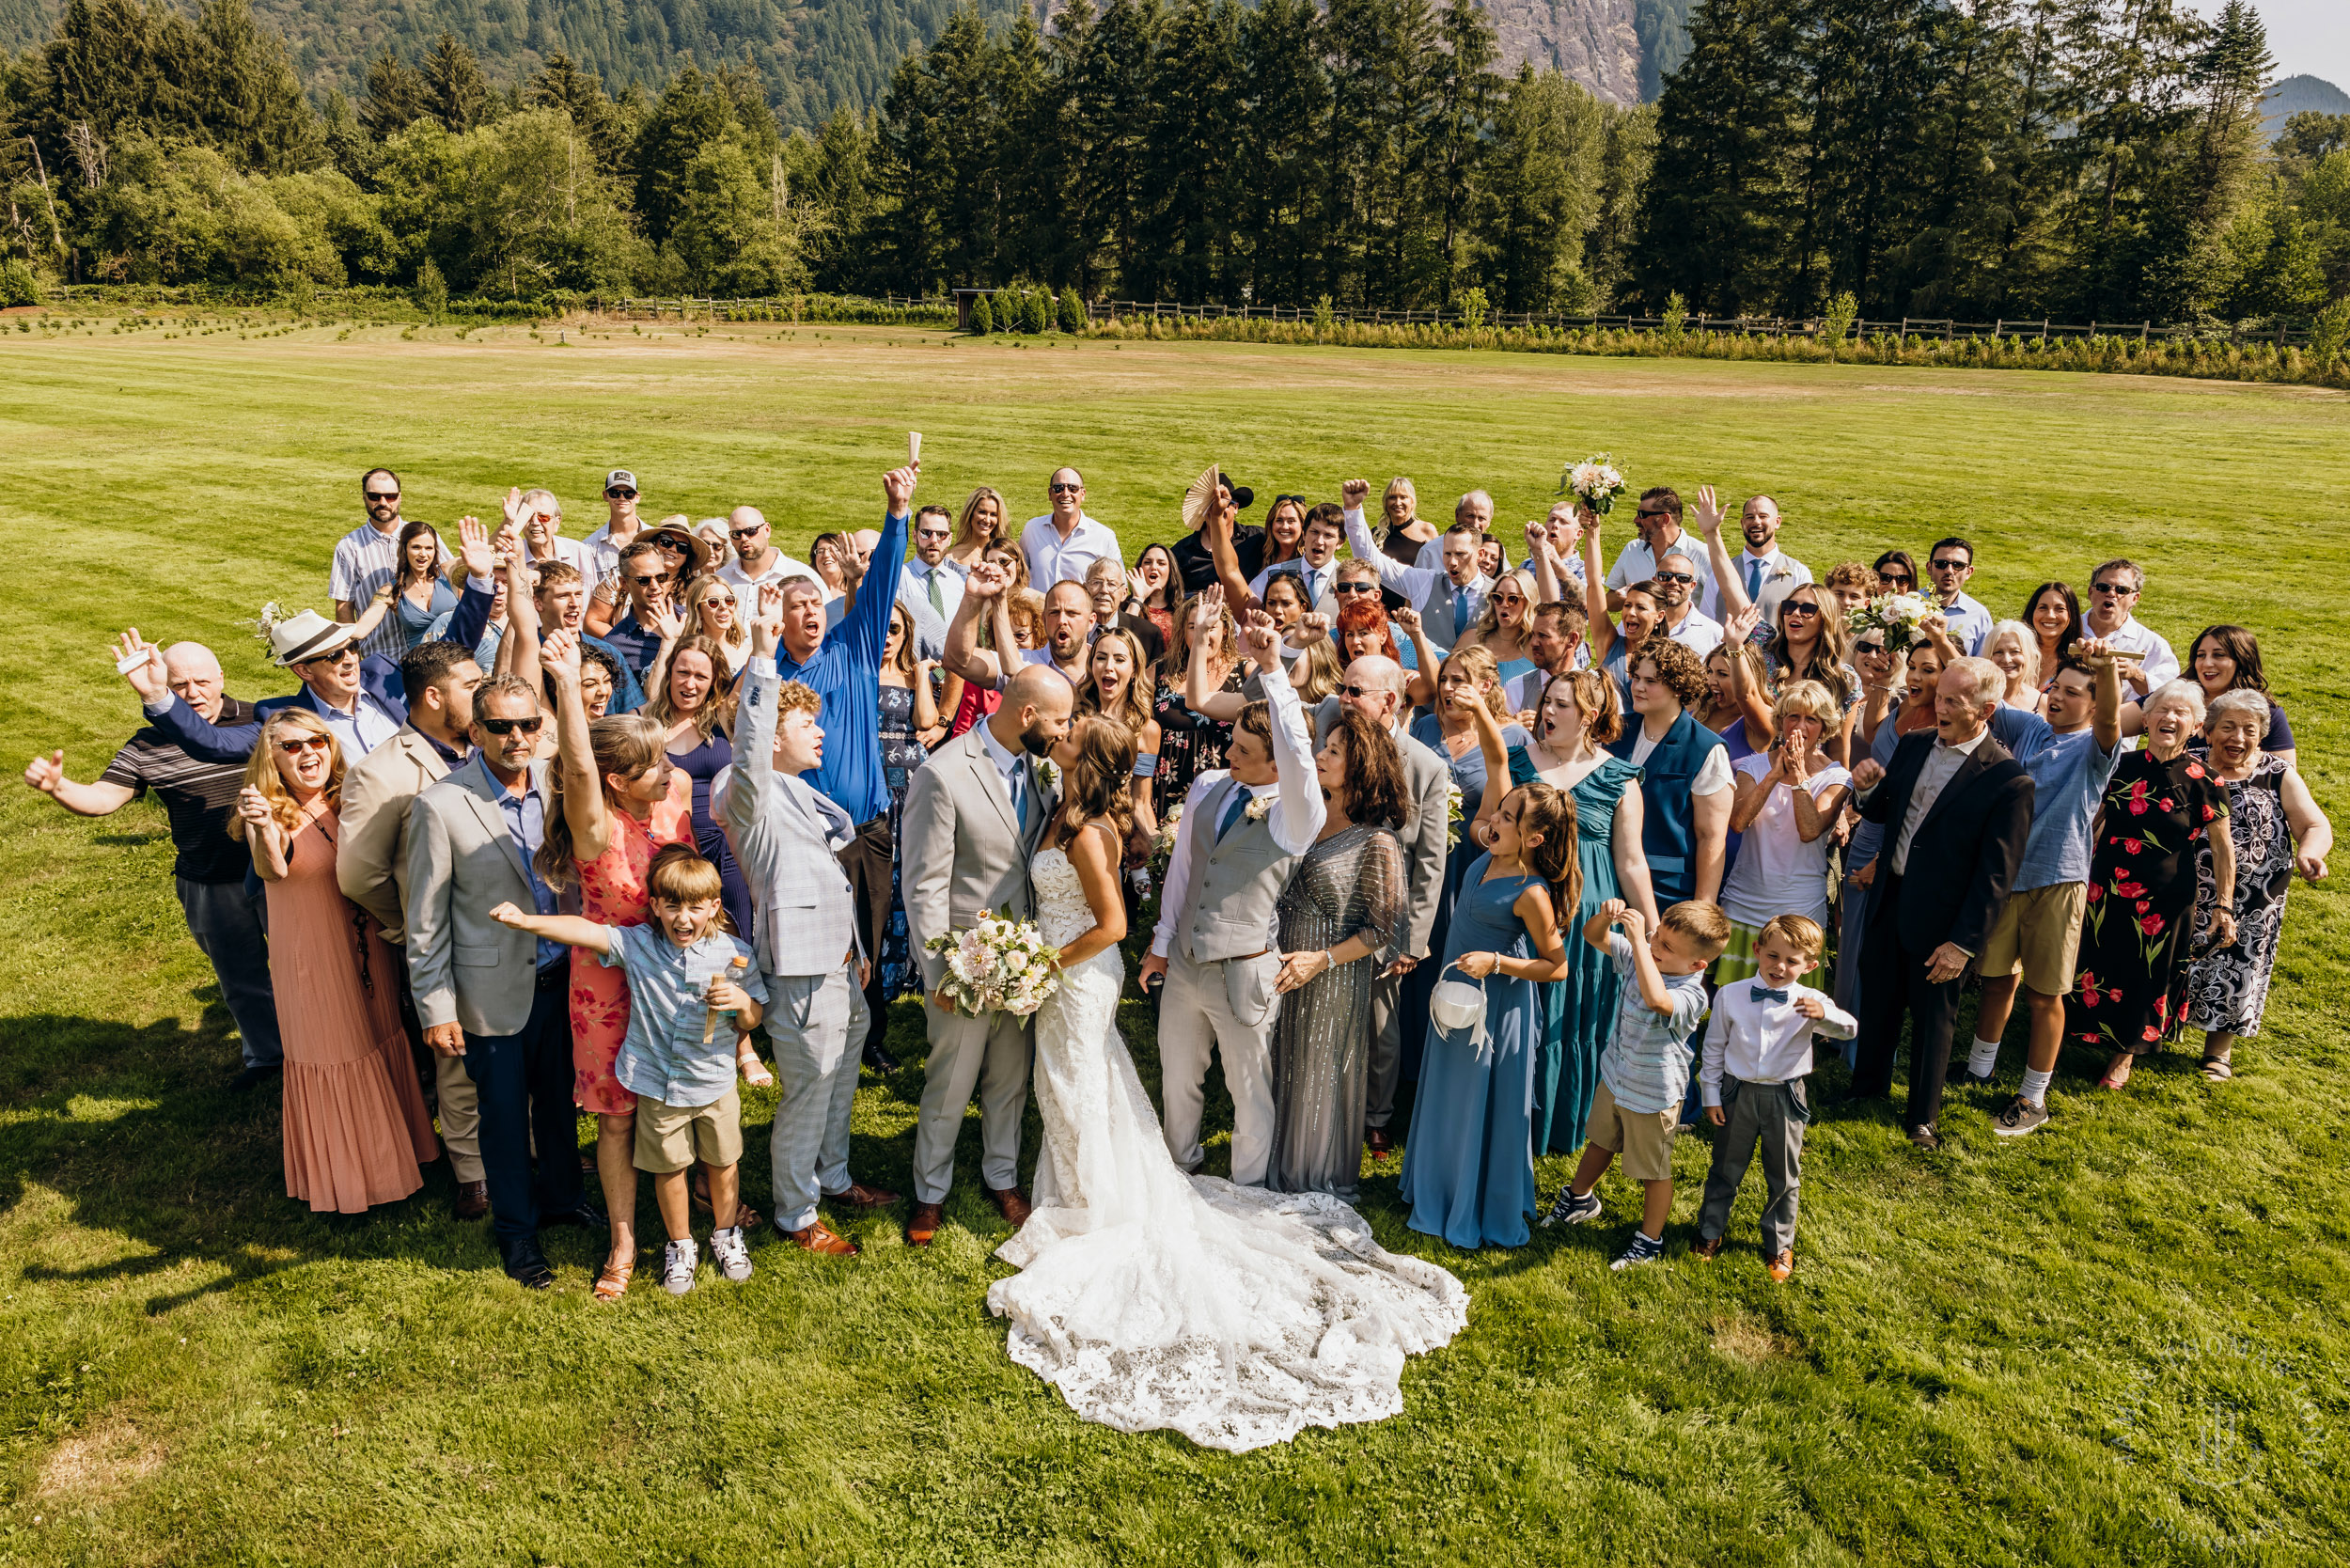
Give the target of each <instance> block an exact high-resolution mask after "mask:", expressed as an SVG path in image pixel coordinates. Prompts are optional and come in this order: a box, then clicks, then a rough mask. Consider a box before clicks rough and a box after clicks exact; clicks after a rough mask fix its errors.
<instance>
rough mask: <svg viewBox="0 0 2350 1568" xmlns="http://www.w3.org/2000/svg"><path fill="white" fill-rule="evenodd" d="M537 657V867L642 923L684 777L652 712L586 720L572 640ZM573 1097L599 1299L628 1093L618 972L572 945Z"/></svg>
mask: <svg viewBox="0 0 2350 1568" xmlns="http://www.w3.org/2000/svg"><path fill="white" fill-rule="evenodd" d="M540 658H541V664H542V667H543V668H544V669H545V670H546V673H547V675H548V677H549V678H550V679H552V680H553V681H554V682H555V690H556V730H557V733H558V735H559V737H560V740H561V745H562V755H561V760H559V761H558V762H557V763H556V769H555V774H556V800H555V802H554V803H553V804H555V805H556V807H557V809H556V810H552V811H550V812H548V814H547V830H546V839H545V841H544V842H543V843H542V844H541V845H540V850H539V855H538V862H537V864H538V868H539V874H540V875H541V876H543V877H545V878H546V879H547V883H548V885H549V886H555V887H564V886H577V887H578V889H579V899H580V914H581V915H583V916H585V917H587V918H588V919H590V920H596V921H600V922H602V923H603V924H604V925H607V926H638V925H643V924H644V923H645V919H646V917H647V915H648V913H649V907H650V906H649V902H648V899H647V896H646V892H645V869H646V868H647V867H648V866H650V865H651V864H652V857H653V853H654V852H655V851H656V850H658V849H660V848H661V847H662V846H663V845H664V844H691V843H692V842H693V841H694V781H693V779H692V778H691V777H689V776H687V775H686V774H685V773H683V772H682V770H680V769H678V768H676V767H673V766H672V765H671V764H670V761H669V754H668V749H667V734H666V730H665V729H664V727H663V726H662V724H661V721H660V720H658V719H655V718H652V717H650V716H649V715H647V714H643V713H616V714H613V715H612V716H610V717H607V718H600V719H597V720H594V721H593V722H592V723H591V722H590V721H589V720H588V717H587V704H586V703H585V702H584V701H582V700H581V698H580V692H579V652H578V645H577V644H576V643H575V642H573V641H572V639H570V638H569V637H567V636H564V635H562V634H560V633H558V634H556V635H553V636H550V637H549V638H548V639H547V646H546V650H545V651H544V652H543V653H542V654H541V655H540ZM571 1005H572V1099H573V1100H574V1101H576V1102H577V1103H578V1105H579V1108H580V1109H582V1110H584V1111H589V1112H592V1113H593V1114H594V1116H595V1118H596V1174H597V1175H598V1177H599V1178H601V1180H602V1182H603V1206H604V1212H605V1213H606V1214H607V1215H610V1216H611V1220H612V1252H611V1256H610V1257H609V1258H607V1259H606V1260H605V1262H604V1265H603V1271H602V1272H601V1273H600V1274H599V1275H598V1276H597V1277H596V1297H597V1299H598V1300H603V1301H609V1300H614V1299H617V1298H618V1297H619V1295H620V1294H622V1293H624V1292H625V1291H626V1290H627V1289H628V1280H629V1276H630V1275H631V1274H633V1273H634V1272H635V1267H636V1164H635V1138H636V1096H635V1095H634V1094H632V1093H630V1092H629V1091H628V1090H625V1089H623V1088H621V1087H620V1082H619V1079H618V1078H616V1077H614V1076H613V1074H612V1067H613V1063H614V1062H615V1061H617V1060H618V1059H619V1055H620V1045H621V1043H622V1042H624V1041H625V1040H626V1039H627V1038H628V982H627V980H625V979H624V978H623V976H622V972H621V971H620V970H619V969H615V968H606V967H605V966H604V965H603V964H602V963H601V962H599V961H598V960H597V958H596V956H595V955H594V954H592V953H589V952H588V951H587V949H572V987H571Z"/></svg>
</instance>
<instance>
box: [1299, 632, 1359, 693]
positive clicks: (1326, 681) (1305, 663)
mask: <svg viewBox="0 0 2350 1568" xmlns="http://www.w3.org/2000/svg"><path fill="white" fill-rule="evenodd" d="M1345 679H1346V668H1345V666H1343V665H1341V664H1340V663H1339V645H1338V644H1337V643H1335V642H1332V641H1331V640H1330V639H1329V638H1328V637H1316V638H1314V640H1313V641H1311V642H1309V643H1308V644H1307V645H1306V651H1304V652H1303V653H1300V654H1299V655H1298V656H1297V659H1296V662H1295V663H1293V664H1292V665H1291V666H1290V684H1291V685H1293V686H1295V687H1296V688H1297V698H1298V700H1299V701H1301V702H1304V703H1307V704H1308V705H1311V704H1313V703H1316V702H1319V701H1321V700H1322V699H1323V698H1325V697H1328V696H1329V695H1330V694H1331V693H1333V692H1335V691H1337V690H1338V689H1339V683H1340V682H1341V681H1343V680H1345Z"/></svg>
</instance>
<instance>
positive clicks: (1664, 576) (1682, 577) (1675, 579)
mask: <svg viewBox="0 0 2350 1568" xmlns="http://www.w3.org/2000/svg"><path fill="white" fill-rule="evenodd" d="M1656 580H1657V581H1658V582H1660V583H1694V582H1696V581H1697V578H1696V577H1695V576H1693V575H1691V574H1690V573H1688V572H1658V573H1657V574H1656Z"/></svg>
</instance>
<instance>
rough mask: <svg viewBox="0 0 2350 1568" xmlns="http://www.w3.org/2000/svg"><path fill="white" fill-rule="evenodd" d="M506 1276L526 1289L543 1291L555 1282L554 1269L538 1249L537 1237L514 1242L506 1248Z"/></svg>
mask: <svg viewBox="0 0 2350 1568" xmlns="http://www.w3.org/2000/svg"><path fill="white" fill-rule="evenodd" d="M506 1278H509V1279H511V1280H512V1281H514V1283H515V1284H517V1285H520V1286H521V1287H522V1288H523V1289H524V1290H526V1291H543V1290H546V1289H548V1288H550V1287H551V1286H553V1285H554V1283H555V1270H554V1268H553V1267H551V1266H550V1265H549V1264H548V1262H547V1255H546V1254H545V1253H543V1252H541V1251H540V1250H539V1238H538V1237H536V1236H533V1237H531V1238H530V1239H529V1240H528V1241H523V1242H516V1243H515V1244H514V1245H513V1246H511V1247H508V1248H507V1249H506Z"/></svg>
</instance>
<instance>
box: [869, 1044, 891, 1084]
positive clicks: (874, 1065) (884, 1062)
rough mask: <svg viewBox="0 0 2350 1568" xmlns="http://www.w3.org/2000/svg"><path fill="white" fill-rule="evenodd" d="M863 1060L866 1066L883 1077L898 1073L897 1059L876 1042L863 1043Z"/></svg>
mask: <svg viewBox="0 0 2350 1568" xmlns="http://www.w3.org/2000/svg"><path fill="white" fill-rule="evenodd" d="M864 1059H865V1065H866V1066H868V1067H870V1068H871V1069H872V1070H873V1071H874V1072H876V1073H879V1074H881V1075H882V1076H884V1077H887V1076H888V1075H889V1074H892V1073H895V1072H896V1071H898V1058H896V1057H893V1056H891V1055H890V1054H889V1053H888V1052H887V1051H885V1050H883V1049H882V1048H881V1044H880V1043H879V1042H878V1041H871V1040H869V1041H867V1042H866V1043H865V1058H864Z"/></svg>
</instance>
